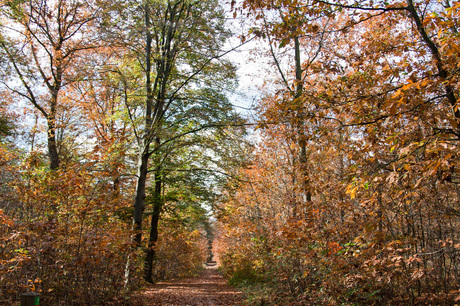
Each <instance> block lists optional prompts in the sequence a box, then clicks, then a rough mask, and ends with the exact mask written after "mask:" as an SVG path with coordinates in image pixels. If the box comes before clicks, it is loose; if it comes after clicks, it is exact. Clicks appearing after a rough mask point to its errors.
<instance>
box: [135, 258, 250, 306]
mask: <svg viewBox="0 0 460 306" xmlns="http://www.w3.org/2000/svg"><path fill="white" fill-rule="evenodd" d="M243 301H244V297H243V293H242V292H241V291H239V290H237V289H235V288H233V287H232V286H230V285H228V284H227V281H226V280H225V279H224V278H223V277H222V276H220V275H219V273H218V272H217V266H215V265H214V266H210V265H207V266H206V269H205V270H204V271H203V272H202V273H201V274H200V275H199V276H197V277H193V278H185V279H176V280H172V281H166V282H159V283H157V284H153V285H150V286H148V287H147V288H146V289H145V290H144V291H143V292H142V293H141V294H140V295H139V296H137V297H136V301H135V304H134V305H136V306H140V305H164V306H173V305H174V306H176V305H177V306H179V305H180V306H189V305H190V306H194V305H216V306H217V305H225V306H230V305H242V303H243Z"/></svg>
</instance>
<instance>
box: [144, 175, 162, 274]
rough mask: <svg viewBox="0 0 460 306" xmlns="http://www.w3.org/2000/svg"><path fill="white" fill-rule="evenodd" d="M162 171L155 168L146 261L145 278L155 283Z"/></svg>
mask: <svg viewBox="0 0 460 306" xmlns="http://www.w3.org/2000/svg"><path fill="white" fill-rule="evenodd" d="M160 172H161V169H160V167H157V169H156V170H155V190H154V194H153V208H152V209H153V211H152V219H151V224H150V237H149V244H148V248H147V252H146V257H145V263H144V269H145V276H144V277H145V280H146V281H148V282H150V283H153V278H152V276H153V262H154V260H155V255H156V251H155V245H156V243H157V241H158V221H159V220H160V214H161V208H162V206H163V201H162V198H161V187H162V179H161V173H160Z"/></svg>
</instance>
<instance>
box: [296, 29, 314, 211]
mask: <svg viewBox="0 0 460 306" xmlns="http://www.w3.org/2000/svg"><path fill="white" fill-rule="evenodd" d="M294 49H295V55H294V56H295V78H296V80H295V82H296V91H295V95H294V103H296V104H298V105H299V106H298V107H299V110H298V118H299V121H298V127H297V128H298V133H299V147H300V157H299V162H300V171H301V176H302V179H301V184H302V197H303V202H304V203H306V204H307V205H308V207H307V214H309V213H310V207H309V206H310V202H311V190H310V178H309V173H308V158H307V140H306V135H305V130H304V126H305V112H304V107H303V105H302V103H301V101H299V100H300V98H301V97H302V90H303V83H302V63H301V58H300V42H299V37H298V36H296V37H294Z"/></svg>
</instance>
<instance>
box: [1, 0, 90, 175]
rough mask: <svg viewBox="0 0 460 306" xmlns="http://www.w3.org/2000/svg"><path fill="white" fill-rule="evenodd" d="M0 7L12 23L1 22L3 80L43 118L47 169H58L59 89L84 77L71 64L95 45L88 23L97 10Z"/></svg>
mask: <svg viewBox="0 0 460 306" xmlns="http://www.w3.org/2000/svg"><path fill="white" fill-rule="evenodd" d="M2 12H3V13H4V15H6V16H7V17H8V18H9V20H10V22H11V23H9V24H7V25H4V26H3V27H2V31H3V32H2V36H3V38H4V40H2V41H1V42H0V46H1V48H2V51H3V52H4V57H5V58H7V59H8V66H6V67H4V70H3V73H2V74H3V79H2V83H3V85H4V86H5V87H6V88H8V90H10V91H11V92H13V93H14V94H16V95H17V96H18V97H19V98H20V99H25V100H26V101H28V102H29V103H31V105H33V106H34V107H35V108H36V109H37V110H38V111H39V112H40V113H41V114H42V116H43V118H44V119H45V120H46V124H47V141H48V155H49V159H50V168H51V169H53V170H56V169H58V168H59V164H60V159H59V143H58V141H57V139H56V134H57V130H58V129H59V119H58V118H59V113H60V112H62V111H63V110H62V108H61V106H62V104H61V102H60V101H61V98H62V96H63V89H64V88H65V87H66V86H67V85H68V84H70V83H72V82H76V81H78V80H79V79H81V78H82V76H81V75H79V74H78V72H77V70H76V68H75V64H76V63H77V62H78V58H79V55H80V53H81V52H82V51H84V50H88V49H92V48H95V47H96V44H95V36H94V32H92V29H91V24H92V23H93V22H94V20H95V19H96V18H97V15H98V10H97V8H96V7H94V3H92V2H85V3H81V2H79V1H57V2H49V1H30V2H27V3H20V4H17V3H15V2H8V3H7V5H6V7H5V8H4V10H3V11H2ZM79 64H81V63H79Z"/></svg>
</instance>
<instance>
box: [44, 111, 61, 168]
mask: <svg viewBox="0 0 460 306" xmlns="http://www.w3.org/2000/svg"><path fill="white" fill-rule="evenodd" d="M47 121H48V155H49V158H50V169H51V170H57V169H58V168H59V163H60V161H59V154H58V150H57V142H56V124H55V119H54V118H48V119H47Z"/></svg>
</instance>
